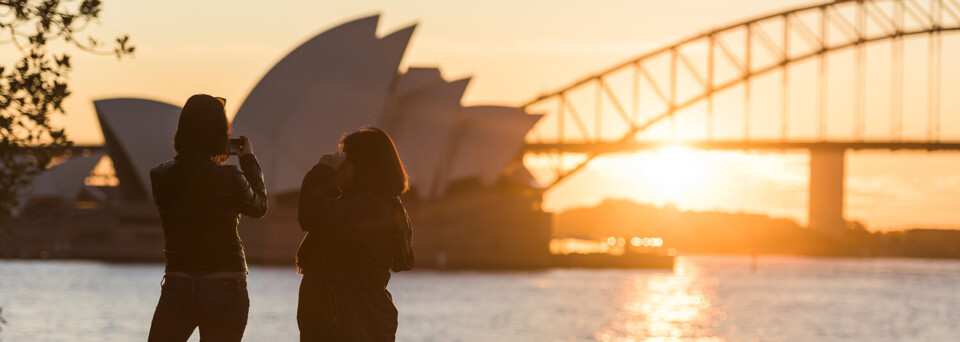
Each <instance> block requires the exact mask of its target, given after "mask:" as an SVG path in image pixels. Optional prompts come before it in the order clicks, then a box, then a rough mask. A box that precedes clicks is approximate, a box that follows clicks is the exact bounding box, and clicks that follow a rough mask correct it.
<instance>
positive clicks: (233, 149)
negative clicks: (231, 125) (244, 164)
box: [227, 135, 253, 156]
mask: <svg viewBox="0 0 960 342" xmlns="http://www.w3.org/2000/svg"><path fill="white" fill-rule="evenodd" d="M227 147H228V150H227V153H229V154H230V155H237V156H242V155H245V154H250V153H253V143H251V142H250V138H247V136H245V135H241V136H240V138H239V139H230V141H229V144H228V145H227Z"/></svg>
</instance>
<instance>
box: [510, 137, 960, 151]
mask: <svg viewBox="0 0 960 342" xmlns="http://www.w3.org/2000/svg"><path fill="white" fill-rule="evenodd" d="M670 146H682V147H687V148H691V149H698V150H822V149H833V150H837V149H841V150H918V151H960V141H940V142H929V141H901V142H886V141H878V142H870V141H833V142H816V141H807V142H803V141H796V142H790V141H774V140H745V141H744V140H733V141H719V140H717V141H689V142H684V141H673V142H671V141H636V142H599V143H562V144H556V143H553V144H550V143H534V144H524V145H523V151H524V152H525V153H555V152H558V151H562V152H564V153H598V154H599V153H611V152H632V151H643V150H655V149H659V148H664V147H670Z"/></svg>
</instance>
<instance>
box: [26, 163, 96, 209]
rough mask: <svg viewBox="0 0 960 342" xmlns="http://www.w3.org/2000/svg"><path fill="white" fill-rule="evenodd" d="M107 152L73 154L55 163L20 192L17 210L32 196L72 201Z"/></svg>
mask: <svg viewBox="0 0 960 342" xmlns="http://www.w3.org/2000/svg"><path fill="white" fill-rule="evenodd" d="M104 154H105V152H103V151H98V152H93V153H90V155H87V156H73V157H70V158H69V159H67V160H66V161H64V162H63V163H60V164H57V165H54V166H52V167H50V168H48V169H46V170H43V172H41V173H40V174H38V175H37V176H36V177H34V178H33V180H32V181H31V183H30V187H29V188H27V190H26V191H24V192H22V193H20V194H18V196H17V197H18V198H19V200H20V204H19V205H18V208H17V211H19V210H22V209H23V208H24V207H26V205H27V202H28V200H29V199H30V198H41V197H42V198H59V199H61V200H64V201H72V200H74V199H76V198H77V195H79V194H80V189H82V188H83V186H84V180H85V179H86V178H87V176H88V175H90V171H92V170H93V168H94V167H95V166H97V162H99V161H100V159H101V158H103V155H104Z"/></svg>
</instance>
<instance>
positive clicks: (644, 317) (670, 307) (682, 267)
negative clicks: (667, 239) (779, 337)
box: [595, 262, 721, 342]
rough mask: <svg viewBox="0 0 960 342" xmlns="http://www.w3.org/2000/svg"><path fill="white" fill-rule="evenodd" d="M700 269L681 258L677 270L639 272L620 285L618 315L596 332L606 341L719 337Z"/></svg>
mask: <svg viewBox="0 0 960 342" xmlns="http://www.w3.org/2000/svg"><path fill="white" fill-rule="evenodd" d="M703 282H704V279H703V277H701V274H700V271H699V270H698V269H697V268H696V267H695V266H692V265H691V264H689V263H686V262H678V263H677V265H676V268H675V271H674V273H672V274H662V275H653V276H651V275H649V274H645V275H637V276H636V277H635V280H634V281H630V282H627V283H626V284H625V285H624V286H623V287H622V288H621V289H620V296H621V297H622V298H623V300H622V303H623V305H622V307H621V308H620V310H621V312H620V314H619V315H618V319H617V320H615V321H614V322H611V323H610V324H609V325H608V326H607V327H605V328H603V329H602V330H601V331H599V332H597V334H596V336H595V338H596V339H598V340H600V341H604V342H641V341H649V342H653V341H720V340H721V339H720V338H719V337H712V336H713V335H714V334H713V331H711V326H712V325H713V323H714V322H713V321H712V319H713V318H712V317H715V315H711V314H710V313H711V311H712V310H715V308H714V307H713V305H712V304H711V303H710V300H709V296H708V294H706V293H705V284H704V283H703Z"/></svg>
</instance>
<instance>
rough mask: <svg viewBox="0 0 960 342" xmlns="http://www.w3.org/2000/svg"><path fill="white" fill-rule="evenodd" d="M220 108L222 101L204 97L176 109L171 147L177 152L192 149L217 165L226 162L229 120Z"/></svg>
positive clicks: (194, 96) (204, 95) (195, 96)
mask: <svg viewBox="0 0 960 342" xmlns="http://www.w3.org/2000/svg"><path fill="white" fill-rule="evenodd" d="M223 106H224V102H223V100H221V99H218V98H216V97H213V96H210V95H206V94H197V95H193V96H191V97H190V98H189V99H187V103H186V104H184V105H183V109H182V110H180V121H179V122H178V123H177V134H176V135H174V136H173V148H174V149H175V150H177V153H180V152H181V151H183V150H187V149H193V150H198V151H200V152H203V153H205V154H208V155H210V158H211V159H212V160H213V161H216V162H218V163H223V162H224V161H226V160H227V157H228V156H227V154H226V146H227V140H228V139H230V121H229V120H227V112H226V110H225V109H224V107H223Z"/></svg>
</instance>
